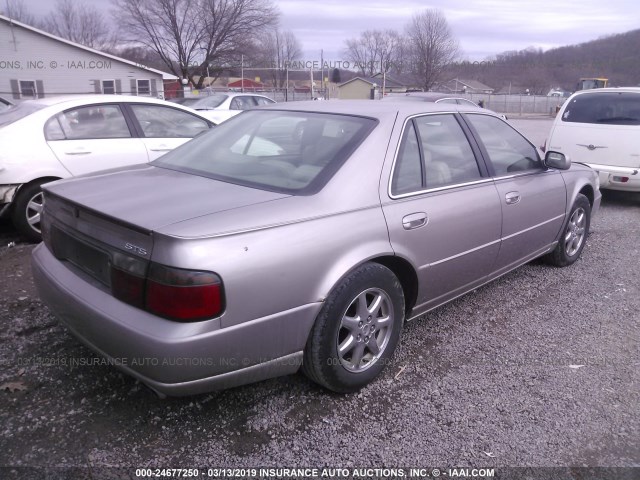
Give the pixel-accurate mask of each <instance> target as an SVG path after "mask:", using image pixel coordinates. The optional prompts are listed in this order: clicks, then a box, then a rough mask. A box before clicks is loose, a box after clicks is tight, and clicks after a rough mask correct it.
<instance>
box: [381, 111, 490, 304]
mask: <svg viewBox="0 0 640 480" xmlns="http://www.w3.org/2000/svg"><path fill="white" fill-rule="evenodd" d="M458 118H459V117H458V116H457V115H455V114H453V113H450V114H433V115H422V116H417V117H413V118H410V119H408V120H407V121H406V123H405V125H404V127H403V128H404V130H403V133H402V136H401V140H400V142H399V146H398V148H397V151H396V153H395V162H394V166H393V171H392V173H391V175H390V177H391V178H390V182H389V185H388V190H386V187H385V190H386V191H384V190H383V191H381V195H382V198H386V201H383V203H382V208H383V212H384V215H385V218H386V221H387V226H388V229H389V238H390V241H391V245H392V247H393V249H394V251H395V252H396V254H397V255H399V256H401V257H403V258H405V259H407V260H408V261H410V262H411V263H412V264H413V265H414V267H415V268H416V270H417V273H418V282H419V285H420V291H419V294H418V299H417V302H416V306H415V308H414V311H413V313H414V314H415V315H419V314H420V313H422V312H424V311H426V310H428V309H430V308H432V307H435V306H437V305H439V304H441V303H444V302H446V301H447V300H450V299H451V298H453V297H455V296H458V295H461V294H462V293H464V292H466V291H468V290H470V289H472V288H474V287H475V286H477V285H479V284H481V283H483V281H484V279H485V278H486V277H487V275H488V274H489V272H490V270H491V267H492V266H493V265H494V263H495V260H496V257H497V254H498V250H499V246H500V226H501V221H502V219H501V215H502V214H501V207H500V201H499V198H498V195H497V192H496V189H495V186H494V184H493V181H492V180H491V179H490V178H489V177H488V175H487V171H486V167H485V166H484V165H483V164H482V163H479V162H478V160H477V158H478V157H479V155H480V153H479V150H478V149H477V146H475V145H471V144H470V143H469V140H468V135H467V133H468V130H467V129H466V127H465V126H464V125H463V124H461V123H460V122H459V120H458Z"/></svg>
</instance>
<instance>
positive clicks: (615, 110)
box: [544, 87, 640, 192]
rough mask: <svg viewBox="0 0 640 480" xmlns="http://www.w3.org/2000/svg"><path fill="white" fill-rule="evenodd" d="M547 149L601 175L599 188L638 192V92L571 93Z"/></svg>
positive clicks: (546, 144) (554, 125) (602, 91)
mask: <svg viewBox="0 0 640 480" xmlns="http://www.w3.org/2000/svg"><path fill="white" fill-rule="evenodd" d="M544 149H546V150H553V151H557V152H562V153H564V154H565V155H568V156H569V157H570V158H571V160H572V161H574V162H580V163H585V164H587V165H589V166H590V167H591V168H593V169H594V170H596V171H598V172H599V174H600V188H607V189H611V190H627V191H636V192H637V191H640V88H633V87H629V88H626V87H625V88H598V89H594V90H582V91H579V92H576V93H574V94H573V95H571V97H569V98H568V99H567V101H566V102H565V103H564V105H563V106H562V108H561V109H560V111H559V112H558V115H557V117H556V119H555V121H554V122H553V126H552V127H551V131H550V132H549V137H548V138H547V141H546V142H545V147H544Z"/></svg>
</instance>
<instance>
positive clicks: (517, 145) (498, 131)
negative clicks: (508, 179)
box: [466, 114, 543, 176]
mask: <svg viewBox="0 0 640 480" xmlns="http://www.w3.org/2000/svg"><path fill="white" fill-rule="evenodd" d="M466 118H467V119H468V120H469V121H470V122H471V124H472V126H473V127H474V128H475V130H476V132H477V134H478V137H479V140H480V141H481V142H482V144H483V145H484V147H485V149H486V151H487V153H488V154H489V161H490V162H491V165H493V169H494V171H495V174H496V176H503V175H513V174H516V173H519V172H527V171H535V170H540V169H542V168H543V166H542V162H541V161H540V157H539V156H538V152H537V150H536V148H535V147H534V146H533V145H531V143H529V142H528V141H527V139H526V138H524V137H523V136H522V135H520V134H519V133H518V132H517V131H516V130H514V129H513V128H512V127H511V126H509V125H508V124H507V123H505V122H503V121H502V120H500V119H499V118H496V117H493V116H491V115H474V114H467V115H466Z"/></svg>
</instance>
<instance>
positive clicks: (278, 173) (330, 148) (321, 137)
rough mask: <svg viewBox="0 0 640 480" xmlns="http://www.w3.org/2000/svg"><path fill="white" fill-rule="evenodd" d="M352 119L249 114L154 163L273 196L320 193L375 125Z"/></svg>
mask: <svg viewBox="0 0 640 480" xmlns="http://www.w3.org/2000/svg"><path fill="white" fill-rule="evenodd" d="M376 123H377V121H376V120H373V119H371V118H363V117H357V116H351V115H337V114H326V113H310V112H291V111H286V112H285V111H277V110H262V111H260V110H251V111H247V112H244V113H242V114H241V115H237V116H236V117H233V118H231V119H230V120H227V121H225V122H223V123H222V124H220V125H219V126H217V127H216V128H214V129H213V130H211V131H210V132H208V133H206V134H204V135H202V136H200V137H198V138H195V139H194V140H192V141H190V142H187V143H186V144H184V145H183V146H182V147H179V148H176V149H175V150H173V151H172V152H169V153H168V154H166V155H164V156H162V157H161V158H160V159H158V160H156V161H155V162H152V164H153V165H155V166H158V167H164V168H170V169H172V170H178V171H182V172H186V173H192V174H195V175H201V176H205V177H210V178H215V179H217V180H222V181H227V182H230V183H235V184H240V185H246V186H250V187H256V188H262V189H265V190H271V191H276V192H284V193H293V194H298V195H310V194H312V193H315V192H317V191H318V190H320V189H321V188H322V187H323V186H324V185H325V184H326V182H327V181H328V180H329V178H331V176H332V175H333V174H334V173H335V172H336V171H337V169H338V168H339V167H340V165H341V164H342V163H343V162H344V161H345V160H346V159H347V158H348V157H349V155H351V153H352V152H353V151H354V150H355V149H356V148H357V146H358V145H359V144H360V143H361V142H362V141H363V140H364V139H365V138H366V136H367V135H368V134H369V132H371V130H372V129H373V128H374V127H375V125H376Z"/></svg>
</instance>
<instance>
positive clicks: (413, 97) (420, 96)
mask: <svg viewBox="0 0 640 480" xmlns="http://www.w3.org/2000/svg"><path fill="white" fill-rule="evenodd" d="M383 99H384V100H400V101H403V100H406V101H410V102H411V101H416V102H433V103H444V104H450V105H462V106H467V107H477V108H484V105H483V106H480V105H478V104H477V103H475V102H472V101H471V100H469V99H467V98H463V97H456V96H455V95H449V94H447V93H437V92H407V93H390V94H388V95H385V97H383ZM490 111H491V110H490ZM494 113H495V112H494ZM496 115H498V116H499V117H500V118H502V119H503V120H507V116H506V115H504V114H502V113H499V114H496Z"/></svg>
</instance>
